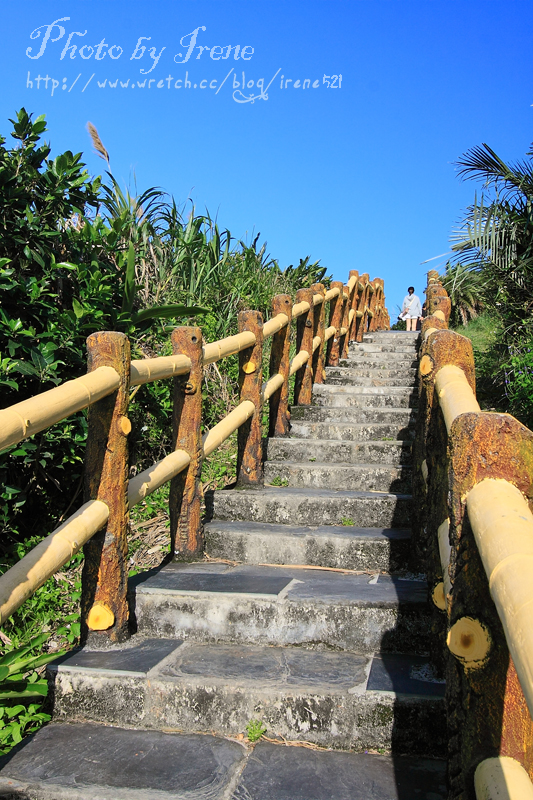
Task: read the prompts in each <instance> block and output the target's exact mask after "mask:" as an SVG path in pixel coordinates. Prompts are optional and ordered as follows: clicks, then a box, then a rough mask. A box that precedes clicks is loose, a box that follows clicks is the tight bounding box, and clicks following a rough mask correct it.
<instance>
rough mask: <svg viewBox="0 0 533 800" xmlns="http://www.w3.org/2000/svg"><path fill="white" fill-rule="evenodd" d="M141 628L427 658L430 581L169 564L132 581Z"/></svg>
mask: <svg viewBox="0 0 533 800" xmlns="http://www.w3.org/2000/svg"><path fill="white" fill-rule="evenodd" d="M130 586H131V591H132V596H134V599H133V597H132V602H134V607H135V619H136V625H137V630H138V632H139V633H140V634H142V635H143V636H146V637H156V638H163V639H170V638H177V639H185V640H187V641H196V642H220V643H227V644H229V643H239V644H260V645H277V646H285V645H304V644H305V645H307V646H315V645H319V646H325V647H333V648H336V649H340V650H351V651H354V652H358V653H361V654H362V655H366V654H371V653H374V652H377V651H380V652H411V653H420V654H424V652H425V649H426V648H427V641H428V636H429V625H430V622H429V620H430V617H429V613H428V605H427V586H426V584H425V582H423V581H416V580H408V579H402V578H399V577H395V576H392V577H391V576H389V575H377V574H376V575H375V576H374V577H372V576H371V575H369V574H361V575H356V574H351V573H350V574H343V573H338V572H331V571H327V570H323V569H318V570H311V569H297V568H296V567H294V566H289V567H265V566H252V565H248V564H243V565H238V566H229V565H228V564H222V563H216V562H215V563H207V564H206V563H196V564H178V563H172V564H167V565H166V566H164V567H162V568H161V569H159V570H152V571H151V572H149V573H144V574H143V575H136V576H135V577H134V578H132V579H131V580H130Z"/></svg>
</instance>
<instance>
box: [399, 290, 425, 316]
mask: <svg viewBox="0 0 533 800" xmlns="http://www.w3.org/2000/svg"><path fill="white" fill-rule="evenodd" d="M402 314H405V315H406V316H407V317H409V318H410V319H416V318H417V317H421V316H422V306H421V305H420V299H419V298H418V297H417V296H416V294H407V295H405V297H404V298H403V303H402Z"/></svg>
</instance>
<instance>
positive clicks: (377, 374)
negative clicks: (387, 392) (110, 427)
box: [326, 359, 417, 385]
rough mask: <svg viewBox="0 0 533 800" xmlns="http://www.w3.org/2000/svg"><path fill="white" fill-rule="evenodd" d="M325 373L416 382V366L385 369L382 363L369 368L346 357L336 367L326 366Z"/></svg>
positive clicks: (347, 376) (348, 376)
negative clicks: (378, 366)
mask: <svg viewBox="0 0 533 800" xmlns="http://www.w3.org/2000/svg"><path fill="white" fill-rule="evenodd" d="M326 375H327V376H328V380H329V376H330V375H338V376H340V377H346V378H350V377H354V378H359V377H362V378H378V379H379V380H386V379H387V378H403V379H404V380H405V379H407V380H412V382H413V385H415V384H416V381H417V368H416V367H409V368H407V369H403V367H402V368H396V367H391V368H390V369H387V368H386V367H385V366H384V365H382V366H381V367H380V368H373V369H372V368H370V367H365V366H364V365H357V364H356V363H352V362H350V365H349V364H348V361H347V360H346V359H343V360H342V361H341V362H340V364H339V366H338V367H326Z"/></svg>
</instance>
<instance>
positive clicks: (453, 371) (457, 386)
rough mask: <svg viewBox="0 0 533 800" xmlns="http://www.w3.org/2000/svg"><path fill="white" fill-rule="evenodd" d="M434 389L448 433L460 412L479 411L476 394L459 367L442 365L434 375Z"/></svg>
mask: <svg viewBox="0 0 533 800" xmlns="http://www.w3.org/2000/svg"><path fill="white" fill-rule="evenodd" d="M435 389H436V391H437V394H438V396H439V403H440V407H441V409H442V414H443V416H444V422H445V423H446V430H447V431H448V433H449V432H450V430H451V427H452V423H453V421H454V419H455V418H456V417H458V416H459V415H460V414H467V413H468V412H472V411H473V412H479V411H481V409H480V407H479V403H478V401H477V400H476V396H475V394H474V392H473V391H472V389H471V387H470V384H469V383H468V381H467V379H466V375H465V373H464V371H463V370H462V369H461V368H460V367H456V366H454V365H451V364H450V365H449V366H447V367H442V369H440V370H439V371H438V372H437V374H436V375H435Z"/></svg>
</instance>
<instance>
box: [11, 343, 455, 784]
mask: <svg viewBox="0 0 533 800" xmlns="http://www.w3.org/2000/svg"><path fill="white" fill-rule="evenodd" d="M416 340H417V335H416V334H415V335H413V334H407V333H393V332H383V333H374V334H371V335H367V336H366V337H365V340H364V343H363V344H361V345H356V344H353V345H351V346H350V353H349V357H348V358H347V359H346V360H345V361H342V362H341V364H340V365H339V367H334V368H328V370H327V383H326V384H324V385H317V386H315V390H314V394H313V405H311V406H307V407H305V406H301V407H296V408H294V409H293V410H292V420H291V425H292V428H291V437H290V438H287V439H273V440H270V441H269V442H268V458H267V461H266V463H265V488H264V489H261V490H251V489H246V490H237V489H233V490H229V491H218V492H215V493H214V494H213V495H212V496H210V497H208V498H206V502H207V516H208V519H209V520H210V521H209V522H208V523H207V525H206V531H205V532H206V543H207V552H208V555H209V557H210V559H211V560H210V561H208V562H202V563H193V564H178V563H172V564H168V565H167V566H165V567H163V568H162V569H160V570H154V571H153V572H151V573H146V574H144V575H142V576H138V577H137V578H135V579H134V580H133V582H132V583H133V586H132V609H133V612H134V616H135V620H136V626H137V633H136V635H135V636H133V637H132V639H131V640H130V641H129V642H128V643H127V644H126V645H122V646H120V647H117V648H112V649H110V650H106V651H88V650H82V651H79V652H77V653H73V654H69V655H68V656H67V657H65V658H64V659H62V660H61V662H60V663H57V664H56V665H54V667H53V669H52V671H51V675H52V681H53V687H54V688H53V691H54V723H53V724H52V725H50V726H48V728H45V729H43V730H42V731H41V732H40V733H39V734H37V735H36V736H35V737H34V739H33V740H32V741H30V742H29V743H28V744H25V745H24V746H23V747H22V748H21V749H20V751H19V752H18V753H16V754H15V755H14V757H12V758H11V760H10V761H8V763H6V764H5V765H4V767H3V770H2V771H1V772H0V797H7V796H11V795H8V794H2V791H4V792H6V791H8V790H9V791H11V790H13V789H17V791H19V794H13V795H12V796H13V797H28V798H30V797H31V798H54V799H55V798H66V797H68V798H69V800H76V798H80V800H81V798H85V797H92V798H102V800H104V799H105V800H114V798H122V797H124V798H126V797H127V798H128V800H130V799H132V798H133V800H135V799H136V798H139V800H140V798H154V800H155V798H162V800H163V799H164V800H169V799H170V798H174V799H175V800H178V799H179V800H185V799H187V800H204V798H205V800H219V798H220V800H222V799H223V798H224V800H359V799H361V800H362V798H376V800H393V799H396V798H397V799H398V800H407V798H409V800H412V799H413V798H421V799H422V798H428V800H429V798H431V800H441V799H443V798H444V797H445V796H446V792H445V764H444V762H443V761H440V760H438V758H439V757H442V756H443V754H444V753H445V752H446V720H445V709H444V698H443V695H444V687H443V685H442V684H440V683H438V682H436V681H434V680H433V679H432V671H431V668H430V666H429V664H428V657H427V651H428V649H429V644H428V636H429V614H428V607H427V587H426V584H425V583H424V581H423V580H422V576H419V575H412V574H409V573H408V572H407V568H406V567H407V562H408V556H409V539H410V531H409V523H410V510H411V509H410V506H411V497H410V483H411V467H410V449H411V441H412V436H413V435H414V417H415V414H416V393H415V389H414V388H413V387H414V384H415V376H416V362H415V357H416ZM251 720H260V721H261V723H263V725H264V726H265V727H266V729H267V736H268V737H269V738H271V739H277V740H278V741H279V742H280V744H276V743H273V742H268V741H264V740H262V741H260V742H259V743H258V744H257V745H256V746H255V747H254V748H252V747H251V746H250V745H248V744H246V743H245V741H243V737H242V734H243V732H245V730H246V727H247V725H248V724H249V723H250V721H251ZM67 722H68V723H69V724H66V723H67ZM109 726H113V727H109ZM139 729H141V730H139ZM227 737H233V740H231V738H227ZM284 741H285V742H287V743H288V744H291V743H293V744H296V743H308V744H306V746H305V747H291V746H284V745H283V742H284ZM313 747H314V749H313ZM319 748H328V749H327V750H323V749H319ZM52 751H53V753H54V759H52V758H51V756H50V753H51V752H52ZM342 751H344V752H342ZM58 753H61V758H62V759H63V761H62V762H61V763H60V765H59V766H58V764H57V761H56V760H55V759H56V758H58V756H57V754H58ZM60 760H61V759H60ZM17 787H18V788H17Z"/></svg>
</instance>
